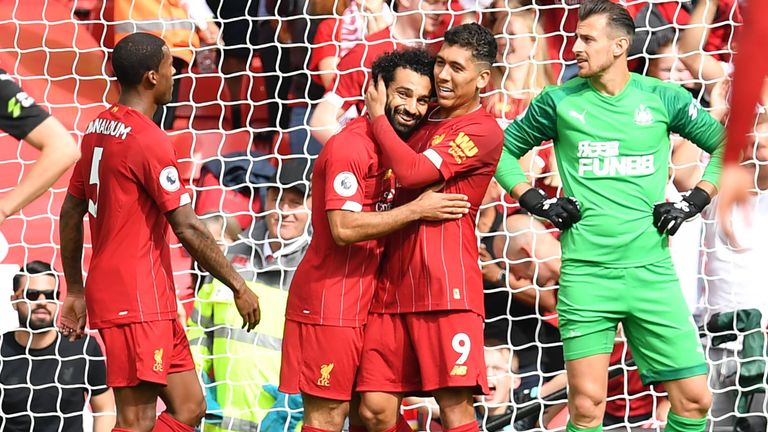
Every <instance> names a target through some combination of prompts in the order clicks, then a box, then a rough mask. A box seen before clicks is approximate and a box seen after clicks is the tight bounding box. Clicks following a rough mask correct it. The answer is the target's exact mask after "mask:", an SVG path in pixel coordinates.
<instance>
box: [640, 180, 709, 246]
mask: <svg viewBox="0 0 768 432" xmlns="http://www.w3.org/2000/svg"><path fill="white" fill-rule="evenodd" d="M710 200H711V198H710V197H709V194H708V193H707V192H705V191H704V189H702V188H700V187H698V186H697V187H695V188H693V189H691V191H690V192H689V193H688V196H686V197H685V198H683V199H682V200H680V201H678V202H674V203H672V202H664V203H660V204H656V205H655V206H654V207H653V226H655V227H656V229H658V230H659V234H664V233H665V232H667V233H669V235H671V236H673V235H675V233H676V232H677V230H678V229H680V225H682V224H683V222H685V221H687V220H688V219H690V218H692V217H694V216H696V215H697V214H699V213H701V211H702V210H704V207H706V206H707V205H708V204H709V202H710Z"/></svg>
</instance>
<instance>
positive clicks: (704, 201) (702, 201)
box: [685, 186, 712, 211]
mask: <svg viewBox="0 0 768 432" xmlns="http://www.w3.org/2000/svg"><path fill="white" fill-rule="evenodd" d="M685 200H686V201H688V202H689V203H691V204H693V205H694V206H695V207H696V209H697V210H698V211H702V210H704V207H706V206H708V205H709V203H710V201H712V198H710V197H709V194H708V193H707V192H706V191H705V190H704V189H702V188H700V187H698V186H696V187H694V188H693V189H691V191H690V192H688V196H687V197H685Z"/></svg>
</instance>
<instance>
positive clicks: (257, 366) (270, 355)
mask: <svg viewBox="0 0 768 432" xmlns="http://www.w3.org/2000/svg"><path fill="white" fill-rule="evenodd" d="M279 173H280V174H279V176H276V177H275V178H274V179H272V182H271V183H274V184H277V185H283V186H284V188H283V186H278V187H275V186H273V187H270V188H269V190H268V191H267V201H266V208H265V210H266V211H267V215H266V216H265V217H264V219H262V220H259V221H257V222H255V223H254V225H253V226H252V227H250V228H249V229H248V231H247V233H243V235H242V236H241V237H240V238H239V239H237V241H235V242H234V243H232V244H230V245H229V246H228V247H227V249H226V256H227V259H229V261H230V262H231V263H232V265H233V266H234V267H235V270H237V271H238V273H240V275H241V276H242V277H243V278H244V279H245V281H246V283H247V284H248V286H249V287H250V288H251V289H252V290H253V291H254V292H256V293H257V294H258V296H259V301H260V304H261V307H262V308H264V309H265V310H270V311H282V310H285V306H286V301H287V299H288V288H289V287H290V284H291V280H292V279H293V274H294V272H295V269H296V267H297V266H298V265H299V263H300V262H301V260H302V258H303V257H304V253H305V252H306V250H307V247H308V246H309V233H310V227H309V226H308V222H309V210H310V208H311V202H312V201H311V194H310V193H309V190H308V185H309V178H310V175H311V165H309V164H308V163H307V160H306V159H289V160H287V161H285V162H283V164H282V167H281V168H280V169H279ZM228 292H229V291H228V290H226V288H223V287H222V285H221V283H220V282H218V281H217V280H215V279H213V278H210V277H209V278H208V279H207V280H206V282H205V283H204V284H203V286H202V287H201V288H200V291H199V292H198V293H197V298H196V300H195V307H194V309H193V311H192V316H191V318H190V320H189V325H188V327H187V337H189V340H190V348H191V349H192V355H193V358H194V359H195V365H196V366H197V370H198V371H199V372H200V373H202V374H204V375H205V377H204V381H209V382H212V385H211V386H210V387H208V388H207V390H206V392H207V393H208V396H207V400H208V412H207V414H206V419H205V424H206V426H205V428H204V430H205V431H219V430H232V431H252V430H256V429H258V427H259V423H260V422H262V420H264V421H265V422H270V419H269V418H267V419H265V415H270V416H273V417H274V416H281V415H282V416H284V418H282V421H279V422H278V424H272V423H269V424H270V427H273V428H275V429H273V430H275V431H278V430H284V426H285V421H286V420H288V417H289V415H290V416H291V418H292V420H293V422H292V425H291V426H289V427H288V430H289V431H291V432H292V431H293V429H295V426H296V423H297V422H298V421H299V420H301V417H302V416H301V413H299V412H296V411H293V412H291V413H290V414H289V413H288V410H287V407H285V406H281V405H279V404H276V402H284V401H283V400H280V399H278V400H276V397H275V396H278V395H277V394H275V393H274V392H275V391H276V389H272V390H270V391H267V390H265V389H264V387H265V386H266V385H268V384H272V385H273V387H274V386H276V385H277V384H278V382H279V379H280V357H281V353H280V351H281V339H282V336H283V329H284V327H285V316H284V315H282V314H278V315H272V316H270V317H269V319H265V320H263V321H262V322H261V323H260V324H259V326H258V328H257V329H256V330H255V332H253V333H248V332H246V331H244V330H242V329H241V328H240V320H239V316H238V314H237V306H236V305H235V302H234V301H233V299H232V296H231V295H229V294H228ZM270 392H272V393H270ZM297 399H298V400H297ZM291 402H293V403H294V405H298V406H293V407H291V408H293V409H294V410H295V409H296V408H297V407H300V406H301V403H300V402H301V398H300V397H295V398H293V400H291ZM273 405H275V406H273ZM270 408H274V410H273V411H271V412H270V413H269V414H267V413H268V410H269V409H270ZM265 427H266V425H262V430H265ZM267 430H269V429H267Z"/></svg>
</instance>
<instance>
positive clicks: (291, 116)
mask: <svg viewBox="0 0 768 432" xmlns="http://www.w3.org/2000/svg"><path fill="white" fill-rule="evenodd" d="M627 3H628V5H627V8H628V10H629V11H630V13H631V14H632V16H633V17H634V19H635V23H636V28H637V37H636V39H635V41H634V43H633V46H632V49H631V56H630V62H631V66H632V67H633V69H634V71H635V72H636V73H640V74H644V75H649V76H653V77H656V78H659V79H662V80H665V81H671V82H675V83H678V84H680V85H681V86H683V87H685V88H686V89H687V90H688V91H690V92H691V93H692V94H693V95H694V98H695V99H696V100H697V101H698V102H699V103H700V104H701V106H702V107H704V108H705V109H707V110H709V111H710V113H711V114H712V115H713V116H714V117H715V118H716V119H718V120H720V121H722V122H726V121H727V118H728V112H729V106H728V104H729V86H730V84H729V83H730V81H729V75H730V73H731V69H732V67H731V63H730V60H731V53H732V52H733V51H734V50H735V49H736V47H734V46H733V36H734V33H735V32H737V31H738V26H739V23H740V22H741V16H740V13H739V2H738V1H737V0H697V1H692V2H678V1H668V2H664V1H661V2H660V1H654V2H646V1H633V2H627ZM578 4H579V1H578V0H390V1H386V0H312V1H309V0H250V1H229V0H227V1H224V0H208V1H207V3H206V2H205V1H203V0H165V1H160V0H108V1H105V2H101V1H74V2H73V8H74V10H75V14H76V15H77V16H78V17H79V18H80V19H82V23H83V25H84V26H90V28H91V29H92V31H99V32H102V33H100V34H102V35H105V36H106V37H104V38H97V40H103V41H104V44H105V46H106V47H107V48H109V47H110V46H113V44H114V43H115V42H116V41H117V40H119V38H120V37H122V36H125V35H127V34H130V33H131V32H133V31H137V30H138V31H149V32H155V33H156V34H158V35H159V36H161V37H163V38H164V39H165V40H166V42H167V43H168V45H169V46H170V47H171V53H172V55H173V56H174V67H175V68H176V70H177V74H178V77H177V80H176V84H175V87H174V101H173V103H171V104H170V105H169V106H168V107H165V108H161V109H159V110H158V112H157V113H156V116H155V121H156V122H157V123H158V124H159V125H161V126H162V127H163V128H165V129H166V130H169V131H171V130H176V131H178V130H190V131H191V132H192V133H198V132H200V131H204V130H223V131H243V132H246V133H244V134H243V135H242V137H243V138H242V139H243V140H245V141H246V142H244V143H239V144H240V145H237V146H235V148H236V149H237V152H234V153H218V154H217V157H215V158H211V159H210V160H208V161H207V163H205V164H204V165H203V166H202V169H200V170H199V171H198V172H194V173H192V175H191V177H190V178H189V179H188V180H189V182H190V186H192V187H193V188H194V190H195V191H196V195H197V199H196V210H197V212H198V214H199V215H200V216H201V217H202V218H203V220H204V222H205V223H206V225H207V226H208V227H209V229H210V230H211V232H212V233H213V234H214V236H215V237H216V238H217V240H218V241H219V242H220V245H221V248H222V250H223V251H224V252H225V254H226V255H227V257H228V258H229V259H230V260H231V262H232V263H233V265H234V267H235V268H236V269H237V270H238V271H239V272H240V273H241V274H242V275H243V276H244V277H245V278H246V280H248V281H249V283H250V284H252V288H253V289H254V290H255V291H256V293H257V294H258V295H259V297H260V299H261V302H262V306H261V307H262V310H263V311H265V313H264V316H265V317H266V319H265V320H263V321H262V323H261V324H260V325H259V326H258V327H257V328H256V331H255V332H251V333H248V332H246V331H245V330H242V329H241V328H240V327H241V326H240V324H241V323H240V321H239V320H240V318H239V315H238V314H237V309H236V308H235V305H234V302H233V299H232V297H231V294H230V292H229V290H228V289H226V287H224V286H223V285H221V284H220V283H219V282H218V281H216V280H214V279H212V278H211V277H210V276H207V275H205V273H204V271H202V270H200V269H199V268H198V267H197V266H196V265H195V264H194V263H193V271H192V272H191V273H193V274H195V275H202V276H199V277H194V278H193V282H192V284H191V287H190V288H189V292H185V293H181V294H180V302H181V303H180V304H181V307H180V319H182V320H183V321H184V322H185V324H186V325H187V334H188V337H189V339H190V344H191V346H192V350H193V354H194V356H195V361H196V365H197V367H198V370H199V372H200V376H201V380H202V382H203V383H204V385H205V389H206V398H207V402H208V412H207V414H206V417H205V422H204V426H203V429H204V430H237V431H247V430H254V431H255V430H259V428H261V429H260V430H262V431H272V430H274V431H278V430H288V431H289V432H290V431H293V430H298V428H299V427H300V423H301V406H302V405H301V398H300V397H297V396H288V395H284V394H281V393H279V392H278V391H277V388H276V386H277V384H278V377H279V369H280V347H281V338H282V334H283V325H284V317H283V316H280V314H275V313H272V312H274V311H282V310H284V309H285V304H286V299H287V292H288V288H289V286H290V282H291V279H292V276H293V272H294V271H295V269H296V267H297V265H298V263H299V262H300V260H301V259H302V257H303V254H304V252H305V251H306V248H307V245H308V244H309V242H310V241H311V236H312V227H311V224H310V223H309V214H310V212H311V208H312V191H311V187H310V178H311V172H312V166H313V160H314V158H315V156H316V155H317V153H318V152H319V151H320V150H321V149H322V146H323V143H324V142H325V141H327V139H328V138H329V137H330V136H331V135H333V134H334V133H335V131H337V130H338V129H339V128H340V127H342V126H343V125H344V124H345V123H346V122H348V121H349V120H350V119H353V118H355V117H358V116H360V115H364V112H363V107H364V105H363V103H362V101H363V94H364V91H365V88H366V86H367V83H368V80H369V76H368V73H369V68H370V66H371V64H372V62H373V60H375V58H376V56H378V55H380V54H382V53H384V52H387V51H391V50H393V49H397V48H399V47H404V46H414V45H415V46H426V47H427V48H429V49H435V50H436V49H437V48H439V46H440V41H441V37H442V34H443V33H444V32H445V31H446V29H448V28H450V27H451V26H453V25H456V24H460V23H466V22H471V21H475V22H479V23H481V24H482V25H484V26H487V27H488V28H489V29H491V30H492V32H493V33H494V34H495V35H496V40H497V43H498V47H499V51H498V56H497V59H496V64H495V65H494V67H493V72H492V80H491V83H490V85H489V86H488V88H486V89H485V92H484V94H483V106H484V107H485V109H487V110H488V111H489V112H491V113H493V114H494V115H495V116H496V118H497V120H498V123H499V127H501V128H504V127H505V126H506V125H507V124H509V123H510V122H512V121H514V119H515V118H516V117H517V116H518V115H520V114H521V113H523V112H524V111H525V110H526V108H527V106H528V104H529V103H530V101H531V100H532V98H534V97H535V96H536V95H537V94H538V93H539V92H541V90H542V89H543V88H544V87H545V86H547V85H550V84H558V83H562V82H564V81H567V80H568V79H570V78H572V77H573V76H574V75H575V73H576V69H575V62H574V57H573V53H572V52H571V47H572V46H573V42H574V37H573V34H574V31H575V27H576V21H577V10H578ZM95 24H102V25H103V27H99V28H98V29H96V30H94V26H95ZM104 29H106V30H104ZM211 77H215V78H216V79H218V80H219V81H216V82H219V83H221V84H222V85H221V86H220V87H219V88H218V89H217V91H213V92H209V93H205V94H210V98H209V99H208V100H200V99H196V98H195V97H193V96H192V95H191V93H193V91H199V90H200V89H197V90H195V89H194V88H193V87H194V83H195V82H197V83H198V84H199V85H206V84H202V83H208V81H204V80H203V79H206V78H211ZM196 80H197V81H196ZM190 81H192V83H193V86H192V87H190V86H189V82H190ZM185 82H186V83H187V84H186V85H185ZM763 100H764V101H766V100H768V98H764V99H763ZM190 101H193V102H194V103H190ZM205 104H218V105H221V106H223V107H224V108H222V109H221V110H220V111H219V115H218V117H216V118H214V119H210V118H208V120H209V121H207V122H206V121H205V120H206V118H205V117H204V115H201V116H200V118H197V117H196V108H195V106H196V105H200V106H201V107H204V106H205ZM189 105H192V107H193V109H192V110H191V112H189V111H190V110H187V109H184V107H186V106H189ZM763 105H766V103H765V102H764V103H763ZM264 108H266V109H264ZM203 111H204V109H203V108H201V109H200V112H201V113H202V112H203ZM264 111H265V113H264ZM260 113H261V114H260ZM264 114H265V115H264ZM755 125H756V126H755V131H756V134H755V137H756V139H755V145H754V148H753V151H752V152H751V153H750V154H748V155H747V158H746V160H745V163H747V164H749V165H750V166H752V167H754V170H755V174H754V180H755V182H754V188H755V194H754V195H753V196H752V198H751V199H750V201H749V202H747V203H745V204H744V205H742V206H739V207H737V208H736V209H735V210H734V215H733V219H734V220H735V221H737V222H736V224H735V231H736V238H737V240H738V244H733V243H729V242H728V241H727V240H725V238H724V236H723V233H722V230H721V229H720V227H719V226H718V225H717V223H716V222H715V220H716V214H715V205H710V206H709V207H708V208H707V210H706V211H705V212H704V213H703V215H702V217H701V218H697V219H696V220H694V221H691V222H689V223H687V224H686V225H684V226H683V228H682V229H681V230H680V232H679V233H678V234H677V235H676V236H675V237H674V238H673V239H672V243H671V248H672V253H673V258H674V260H675V265H676V269H677V272H678V275H679V277H680V280H681V285H682V288H683V291H684V294H685V297H686V299H687V301H688V304H689V307H690V309H691V312H692V313H693V314H694V317H695V321H696V322H695V325H696V326H697V327H699V329H700V331H701V334H702V337H703V341H704V347H705V353H706V355H707V358H708V360H709V361H710V365H711V373H710V384H711V387H712V388H713V391H714V397H715V399H714V406H713V409H712V412H711V418H712V420H713V421H714V422H715V423H716V424H717V425H722V426H730V425H733V424H735V423H736V422H744V421H749V422H753V424H756V425H758V426H754V427H757V429H754V430H766V429H765V428H766V426H764V425H765V424H766V423H765V419H766V418H767V416H768V410H766V407H765V405H764V403H763V395H762V393H763V391H764V386H765V384H766V383H765V379H764V375H765V374H764V372H765V342H764V329H765V328H766V321H768V320H767V319H766V314H767V313H768V296H766V295H764V294H763V293H762V291H761V289H762V279H761V275H762V273H761V271H760V266H761V265H764V263H765V262H768V226H767V225H766V224H762V223H758V222H756V221H758V220H760V218H762V217H766V216H768V200H767V199H766V195H765V191H766V190H767V189H768V168H766V164H768V117H766V116H765V114H764V110H761V114H760V115H759V116H758V117H757V118H756V121H755ZM350 145H354V144H353V143H350ZM177 150H179V151H180V154H179V156H180V157H181V158H184V157H191V155H189V154H184V153H183V151H185V150H189V149H177ZM275 154H279V155H280V157H277V158H276V157H271V156H273V155H275ZM706 163H707V155H706V153H703V152H702V151H701V150H700V149H699V148H698V147H696V146H694V145H692V144H691V143H690V142H688V141H686V140H685V139H683V138H681V137H673V148H672V152H671V154H670V163H669V179H670V181H669V185H668V199H670V200H673V199H675V198H676V197H679V194H680V191H687V190H689V189H690V188H692V187H693V186H694V185H695V184H696V183H697V182H698V181H699V180H700V177H701V174H702V171H703V167H704V166H705V165H706ZM521 164H523V168H524V170H525V171H526V172H527V174H528V176H529V178H530V181H531V182H532V183H533V184H534V185H536V186H539V187H542V188H544V189H545V190H547V191H548V192H549V194H550V196H552V195H556V194H558V193H561V190H560V189H561V188H560V180H559V177H558V172H557V161H556V160H555V158H554V152H553V151H552V144H551V143H542V145H541V146H540V147H537V148H536V149H534V150H533V151H532V152H531V153H530V154H529V155H527V156H526V157H525V158H524V159H523V160H522V161H521ZM478 218H479V219H478V223H477V228H478V231H479V237H480V239H481V242H480V245H479V247H480V257H481V260H480V263H479V265H480V266H481V267H482V269H483V277H484V282H485V285H484V289H485V292H486V362H487V369H488V376H489V382H490V384H491V394H490V395H487V396H482V397H478V398H477V402H478V403H477V416H478V421H479V422H481V423H482V425H481V427H482V428H484V429H487V430H528V429H534V428H537V427H557V426H561V425H564V424H565V420H564V419H565V417H566V416H567V408H566V407H565V400H566V399H565V382H566V381H565V373H566V372H565V370H564V369H565V368H564V361H563V352H562V344H561V342H560V334H559V331H558V323H557V313H556V310H555V307H556V304H557V289H558V280H559V276H560V243H559V240H558V231H557V230H556V229H553V227H551V226H548V225H547V224H544V223H542V222H541V221H539V220H537V219H534V218H533V217H531V216H530V215H528V214H526V213H525V211H523V210H521V209H520V208H519V206H518V205H517V203H516V202H514V201H513V200H511V199H510V198H509V197H508V196H507V195H506V194H505V193H504V192H503V191H502V190H501V189H500V188H499V187H498V185H497V184H496V183H495V182H492V183H491V186H490V187H489V189H488V191H487V193H486V198H485V200H484V205H483V207H482V209H481V211H480V213H479V217H478ZM32 270H34V269H32ZM44 270H45V269H43V271H39V272H38V271H35V273H45V271H44ZM177 270H179V271H186V269H177ZM27 272H28V273H31V270H29V268H28V269H27ZM33 279H35V278H33V277H21V276H20V278H19V284H18V285H17V284H14V294H13V295H14V300H15V301H16V302H15V303H14V304H16V305H17V306H18V308H17V309H18V313H19V321H20V324H21V326H22V328H32V327H30V325H31V324H32V322H33V320H32V319H31V318H30V316H32V315H34V314H30V312H29V310H27V309H25V308H29V307H30V306H28V305H35V304H38V303H43V304H45V303H46V302H48V301H51V300H52V298H49V296H47V295H46V296H44V298H42V299H41V298H40V297H41V296H43V295H44V294H45V293H44V292H39V290H38V291H34V293H37V294H38V295H37V297H35V296H33V295H30V292H31V291H32V290H33V288H32V285H31V282H26V285H25V284H24V283H22V282H25V281H31V280H33ZM55 282H56V283H58V279H56V281H55ZM25 287H26V288H25ZM50 289H51V290H54V291H55V290H56V289H57V288H56V287H52V288H50ZM638 289H642V287H638ZM25 290H26V291H25ZM25 292H26V294H25ZM51 297H52V296H51ZM22 305H25V306H24V307H22ZM49 314H51V315H54V314H55V308H54V307H51V308H50V311H49ZM13 334H14V333H13V332H11V333H7V334H5V335H3V344H2V346H3V352H2V357H3V358H5V357H6V356H8V355H17V356H18V355H20V354H18V353H16V354H13V353H11V354H8V353H9V352H10V351H7V350H6V345H7V344H6V341H7V340H10V338H13V337H14V336H13ZM51 337H53V336H51ZM15 340H17V341H18V338H16V339H15ZM51 340H53V339H51ZM57 340H58V339H57ZM19 343H20V344H21V342H19ZM50 343H53V342H50ZM64 343H66V341H60V342H56V344H64ZM49 345H50V344H49ZM86 345H88V343H86ZM57 346H58V345H57ZM14 347H15V346H14ZM14 349H15V348H14ZM77 349H78V350H80V351H81V352H82V351H83V350H88V349H91V350H93V349H98V347H91V346H83V347H77ZM22 351H23V350H22ZM32 351H33V350H32V349H29V350H27V352H28V353H29V354H30V355H31V354H32ZM33 357H34V356H33ZM100 357H101V354H100V353H98V354H96V355H95V356H91V357H87V358H100ZM631 359H632V356H631V352H630V351H629V349H628V347H627V345H626V344H625V343H624V339H623V336H622V334H621V331H619V333H618V334H617V335H616V345H615V350H614V352H613V354H612V359H611V360H612V364H613V365H615V366H616V367H612V369H611V376H612V378H611V380H610V382H609V398H608V406H607V408H606V419H605V424H606V425H613V424H629V425H633V426H641V425H644V426H655V425H657V424H661V423H663V422H664V421H665V418H666V413H667V410H668V409H669V404H668V402H667V401H666V399H665V397H664V389H663V388H661V387H659V386H655V387H645V386H643V385H642V383H641V381H640V379H639V374H638V373H637V370H636V368H635V367H634V364H633V362H632V360H631ZM32 361H33V362H34V361H35V360H34V359H33V360H32ZM93 361H94V362H95V361H96V360H93ZM100 361H102V363H103V360H100ZM6 369H7V368H6V366H5V363H2V362H0V373H3V374H4V373H5V371H6ZM91 372H92V371H91ZM89 377H90V375H89ZM102 380H103V378H102ZM86 381H88V380H86ZM99 383H101V384H99ZM86 384H87V385H85V384H83V385H84V386H85V387H84V388H86V390H85V392H86V393H87V394H89V395H90V394H91V393H92V394H93V396H90V399H91V400H92V401H96V400H97V396H98V394H101V392H102V391H103V390H102V389H101V388H102V387H103V381H98V380H96V381H94V382H93V383H91V382H90V381H88V383H86ZM34 391H38V390H37V387H35V390H34ZM9 394H10V392H3V391H2V390H0V396H1V397H2V399H3V401H2V404H3V409H4V410H5V409H6V399H8V395H9ZM40 403H42V402H40ZM80 409H82V404H81V406H80ZM93 409H94V411H100V410H103V406H98V407H97V406H93ZM435 410H436V406H435V404H434V403H433V401H430V400H428V399H418V398H410V399H407V400H406V401H405V403H404V413H405V415H406V417H407V418H408V419H409V421H410V422H411V425H412V426H413V427H414V428H418V429H419V430H423V429H424V428H426V427H430V428H431V430H439V428H440V426H439V423H438V421H437V416H436V414H437V413H436V412H435ZM52 411H54V412H61V409H60V408H58V407H55V409H52ZM4 412H8V411H4ZM750 413H751V414H752V417H750ZM9 418H10V419H13V418H14V417H9ZM19 418H21V417H19ZM8 421H11V420H8ZM760 421H762V425H763V426H762V429H760V427H761V426H760V424H761V423H760ZM0 422H2V420H0ZM1 428H2V427H0V429H1ZM513 428H514V429H513ZM64 430H66V429H64Z"/></svg>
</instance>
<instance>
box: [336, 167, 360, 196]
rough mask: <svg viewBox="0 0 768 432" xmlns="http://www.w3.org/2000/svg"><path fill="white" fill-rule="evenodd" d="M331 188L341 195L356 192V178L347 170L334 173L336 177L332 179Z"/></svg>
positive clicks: (349, 194) (350, 194)
mask: <svg viewBox="0 0 768 432" xmlns="http://www.w3.org/2000/svg"><path fill="white" fill-rule="evenodd" d="M333 190H334V191H336V193H337V194H339V196H343V197H351V196H352V195H354V194H355V192H357V179H356V178H355V175H354V174H352V173H351V172H349V171H342V172H340V173H338V174H336V178H334V179H333Z"/></svg>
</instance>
